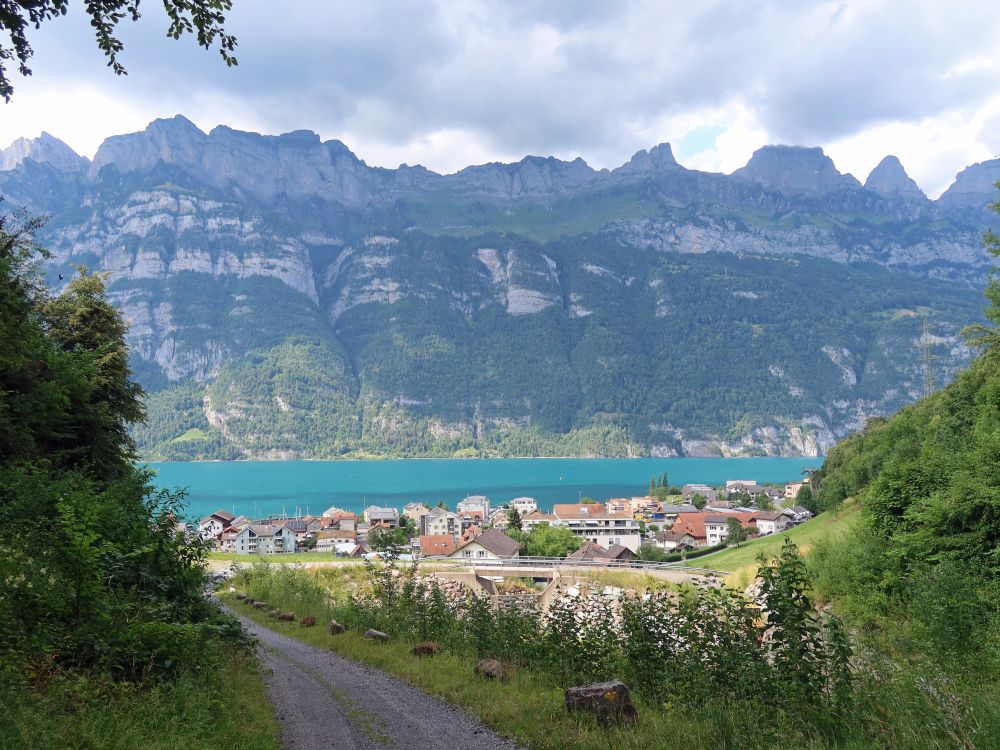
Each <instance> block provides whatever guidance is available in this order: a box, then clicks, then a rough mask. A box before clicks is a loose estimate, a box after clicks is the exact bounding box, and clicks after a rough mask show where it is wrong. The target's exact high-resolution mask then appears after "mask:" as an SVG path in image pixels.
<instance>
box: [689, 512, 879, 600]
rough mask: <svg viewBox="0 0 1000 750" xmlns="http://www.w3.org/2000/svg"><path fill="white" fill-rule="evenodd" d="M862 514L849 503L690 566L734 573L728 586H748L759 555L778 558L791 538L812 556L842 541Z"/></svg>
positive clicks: (706, 557) (708, 556)
mask: <svg viewBox="0 0 1000 750" xmlns="http://www.w3.org/2000/svg"><path fill="white" fill-rule="evenodd" d="M860 511H861V508H860V506H859V505H858V504H857V503H856V502H846V503H843V504H842V505H841V506H839V507H837V508H835V509H833V510H828V511H825V512H823V513H820V514H819V515H818V516H816V517H815V518H813V519H811V520H809V521H807V522H806V523H804V524H802V525H800V526H795V527H793V528H791V529H789V530H788V531H786V532H785V533H783V534H772V535H770V536H763V537H758V538H757V539H752V540H750V541H748V542H746V543H745V544H741V545H740V546H739V547H730V548H728V549H724V550H722V551H721V552H716V553H713V554H711V555H705V556H704V557H700V558H698V559H697V561H692V563H691V564H692V565H697V566H701V567H705V568H712V569H713V570H722V571H727V572H729V573H732V575H731V576H730V578H729V580H728V583H729V584H731V585H735V586H745V585H746V584H747V583H749V582H750V581H751V580H753V577H754V576H753V574H754V573H755V571H756V569H757V563H758V559H759V558H760V556H761V555H763V556H764V557H765V558H767V559H771V558H774V557H776V556H777V555H778V554H779V553H780V551H781V547H782V545H783V544H784V542H785V539H786V538H787V539H791V540H792V541H793V542H794V543H795V545H796V546H797V547H798V548H799V551H800V552H802V553H803V554H809V552H810V550H812V549H813V547H815V545H816V544H818V543H827V542H829V543H832V544H837V543H840V542H843V540H844V539H845V538H846V537H847V536H848V535H849V534H850V532H851V531H852V530H853V529H854V527H855V525H856V524H857V522H858V520H859V517H860V515H861V513H860Z"/></svg>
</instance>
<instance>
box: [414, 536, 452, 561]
mask: <svg viewBox="0 0 1000 750" xmlns="http://www.w3.org/2000/svg"><path fill="white" fill-rule="evenodd" d="M419 539H420V554H421V555H422V556H423V557H447V556H448V555H450V554H451V553H453V552H454V551H455V539H454V538H453V537H452V536H451V534H440V535H437V536H421V537H419Z"/></svg>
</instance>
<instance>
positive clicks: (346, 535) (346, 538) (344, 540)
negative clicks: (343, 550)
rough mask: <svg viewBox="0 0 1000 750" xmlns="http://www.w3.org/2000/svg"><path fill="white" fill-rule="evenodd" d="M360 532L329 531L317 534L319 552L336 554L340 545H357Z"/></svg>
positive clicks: (317, 549)
mask: <svg viewBox="0 0 1000 750" xmlns="http://www.w3.org/2000/svg"><path fill="white" fill-rule="evenodd" d="M357 540H358V532H356V531H340V530H339V529H328V530H326V531H320V532H318V533H317V534H316V548H315V549H316V551H317V552H334V551H335V548H336V547H337V545H338V544H357Z"/></svg>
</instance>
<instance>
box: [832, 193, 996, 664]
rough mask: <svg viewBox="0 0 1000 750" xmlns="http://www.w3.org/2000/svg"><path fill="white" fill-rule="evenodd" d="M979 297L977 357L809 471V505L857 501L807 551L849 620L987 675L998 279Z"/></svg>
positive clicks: (992, 618) (974, 331)
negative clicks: (855, 515) (837, 535)
mask: <svg viewBox="0 0 1000 750" xmlns="http://www.w3.org/2000/svg"><path fill="white" fill-rule="evenodd" d="M998 188H1000V183H998ZM995 208H996V210H998V211H1000V203H997V204H996V205H995ZM986 245H987V247H988V248H989V249H990V251H991V252H992V253H993V254H994V255H995V256H996V255H1000V238H998V237H997V235H996V234H994V233H992V232H990V233H987V235H986ZM986 296H987V299H988V300H989V302H990V307H989V308H988V310H987V317H988V319H989V324H988V325H981V324H979V325H974V326H971V327H970V328H969V330H968V331H967V332H966V334H967V336H968V337H969V339H970V341H971V342H973V343H974V344H975V345H976V346H977V347H978V348H979V349H980V352H981V353H980V356H979V357H978V358H977V359H976V360H975V361H974V362H973V363H972V365H971V366H970V367H969V368H968V369H967V370H965V371H963V372H961V373H959V375H958V377H957V378H956V379H955V381H954V382H952V383H951V384H949V385H948V386H947V387H945V388H944V389H942V390H940V391H938V392H937V393H934V394H932V395H931V396H929V397H927V398H924V399H921V400H920V401H918V402H917V403H915V404H913V405H911V406H908V407H906V408H905V409H903V410H902V411H901V412H899V413H898V414H896V415H895V416H893V417H891V418H889V419H876V420H872V421H870V422H869V423H868V424H867V425H866V427H865V429H864V430H863V431H861V432H859V433H857V434H855V435H852V436H851V437H849V438H848V439H847V440H844V441H843V442H841V443H840V444H838V445H837V446H836V447H835V448H833V449H832V450H831V451H830V453H829V455H828V456H827V458H826V460H825V461H824V463H823V466H822V469H821V470H820V471H818V472H817V473H816V475H815V477H814V480H813V486H814V489H815V496H814V498H813V501H814V502H815V504H816V506H817V507H818V508H819V509H831V508H836V507H837V506H838V505H839V504H840V503H841V502H843V501H844V500H845V499H846V498H848V497H857V498H858V500H859V501H860V503H861V507H862V520H861V522H860V523H858V524H857V525H856V526H855V527H854V529H853V530H852V531H851V533H850V535H849V536H848V537H847V538H845V539H843V540H840V542H839V543H837V544H828V545H825V546H821V547H820V548H819V549H818V550H817V551H816V554H815V558H816V559H815V566H816V568H817V571H818V572H819V574H820V579H819V584H820V588H821V590H822V591H823V592H824V593H825V594H826V595H827V596H829V597H831V598H833V599H834V600H836V601H837V602H838V604H839V605H840V606H841V607H843V608H844V609H845V610H846V611H848V612H849V613H850V614H851V615H852V616H853V617H854V619H855V620H856V621H857V622H858V623H859V624H863V625H869V626H874V627H875V628H877V629H880V630H885V631H886V632H888V633H889V634H890V635H895V636H900V635H902V637H903V640H902V645H901V646H900V645H899V644H897V647H902V648H913V649H915V650H916V651H917V652H918V653H920V652H921V651H923V652H924V653H928V654H930V655H932V656H939V655H940V656H945V657H947V658H958V657H961V656H963V655H965V656H972V657H973V658H974V659H975V661H976V662H977V666H978V667H980V668H982V669H983V673H984V674H986V675H992V677H993V678H994V679H995V675H996V671H995V670H996V667H997V662H996V659H997V656H998V648H1000V642H998V640H997V634H998V633H1000V627H998V624H1000V609H998V607H997V602H998V601H1000V597H998V594H1000V468H998V467H1000V463H998V456H1000V327H998V326H1000V281H998V280H997V279H995V278H994V279H993V280H991V282H990V284H989V286H988V287H987V290H986ZM989 659H992V661H990V660H989ZM991 670H993V671H991Z"/></svg>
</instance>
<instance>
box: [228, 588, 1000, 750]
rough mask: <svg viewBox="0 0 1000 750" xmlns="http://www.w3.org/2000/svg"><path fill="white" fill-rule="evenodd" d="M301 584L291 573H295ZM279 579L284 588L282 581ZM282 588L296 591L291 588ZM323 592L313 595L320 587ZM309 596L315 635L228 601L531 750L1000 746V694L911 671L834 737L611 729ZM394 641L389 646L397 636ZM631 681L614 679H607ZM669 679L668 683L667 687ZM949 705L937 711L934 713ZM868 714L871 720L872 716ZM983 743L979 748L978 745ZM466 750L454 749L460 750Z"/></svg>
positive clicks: (290, 603) (538, 682)
mask: <svg viewBox="0 0 1000 750" xmlns="http://www.w3.org/2000/svg"><path fill="white" fill-rule="evenodd" d="M288 574H289V575H288V578H295V577H296V575H295V571H288ZM282 578H283V579H284V578H285V576H283V577H282ZM282 583H283V584H285V583H289V581H287V580H283V581H282ZM313 588H315V587H313ZM306 591H307V589H306V587H301V588H296V587H295V586H294V585H293V586H292V587H291V589H289V590H287V591H284V590H282V593H280V594H279V593H278V590H277V589H272V590H271V594H272V596H270V597H268V598H269V599H270V603H271V604H272V605H274V606H276V607H279V608H281V609H283V610H286V611H287V610H293V611H295V613H296V616H297V617H298V618H301V617H303V616H306V615H310V614H311V615H314V616H316V617H317V624H316V626H315V627H311V628H303V627H301V626H300V625H299V623H298V622H291V623H288V622H281V621H278V620H275V619H273V618H270V617H268V616H267V615H266V614H265V613H264V612H262V611H260V610H256V609H253V608H252V607H251V606H249V605H247V604H245V603H243V602H239V601H237V600H236V599H235V597H234V596H233V595H232V594H223V595H222V598H223V599H224V600H225V602H226V603H227V604H228V605H229V606H230V607H232V608H233V609H234V610H236V611H238V612H240V613H241V614H243V615H245V616H247V617H249V618H251V619H253V620H255V621H257V622H259V623H261V624H263V625H264V626H265V627H268V628H270V629H272V630H274V631H276V632H278V633H282V634H284V635H286V636H290V637H292V638H296V639H298V640H300V641H304V642H306V643H309V644H311V645H313V646H316V647H318V648H321V649H327V650H330V651H333V652H335V653H337V654H340V655H341V656H344V657H346V658H350V659H354V660H356V661H360V662H363V663H365V664H369V665H371V666H373V667H376V668H378V669H381V670H383V671H384V672H387V673H389V674H392V675H395V676H397V677H399V678H401V679H403V680H405V681H406V682H408V683H410V684H412V685H414V686H416V687H418V688H420V689H422V690H424V691H426V692H428V693H431V694H434V695H437V696H438V697H440V698H442V699H443V700H445V701H446V702H448V703H451V704H453V705H455V706H458V707H460V708H462V709H463V710H465V711H468V712H469V713H470V714H472V715H473V716H475V717H477V718H479V719H480V720H481V721H482V722H483V723H484V724H486V725H487V726H489V727H491V728H492V729H494V730H495V731H496V732H497V733H498V734H501V735H504V736H506V737H510V738H513V739H514V740H516V741H517V742H518V743H520V744H522V745H523V746H524V747H526V748H529V750H570V749H572V750H577V749H579V750H607V748H609V747H615V748H625V749H626V750H640V749H645V748H657V750H701V749H702V748H704V749H705V750H709V749H711V750H789V749H790V748H795V749H796V750H869V749H870V748H873V747H886V748H888V747H891V748H893V749H894V750H951V748H955V747H962V748H970V749H971V748H975V747H982V748H986V747H995V746H996V745H993V744H988V743H989V742H990V741H991V740H992V739H994V738H996V737H998V736H1000V710H998V706H1000V703H998V701H997V694H998V692H997V684H996V683H995V681H994V682H990V683H988V684H985V685H979V686H978V687H977V688H976V689H964V690H962V691H961V693H960V694H959V693H954V692H952V690H951V689H950V688H951V687H958V685H954V686H950V681H949V680H947V679H944V680H943V681H942V682H940V684H939V681H940V679H941V676H940V675H937V676H934V675H931V674H928V675H926V676H925V675H922V674H920V673H913V672H909V671H904V672H898V673H894V674H893V675H892V676H891V677H889V678H888V679H879V680H875V681H874V682H872V681H866V683H865V684H864V685H860V686H859V690H862V691H864V697H863V698H861V699H860V700H861V703H860V704H859V706H858V708H860V709H861V710H859V711H850V712H847V714H845V715H843V716H842V720H841V722H840V726H839V728H838V729H837V731H836V733H835V736H833V737H831V736H825V737H824V736H822V735H820V734H818V733H817V731H816V729H815V728H814V727H811V726H809V724H808V723H807V720H806V719H805V717H803V716H801V715H799V714H797V713H795V712H782V711H771V710H768V706H767V705H766V704H761V703H759V702H753V703H750V702H746V701H744V702H740V701H736V700H732V699H731V698H728V697H726V696H719V699H718V700H712V701H710V702H706V703H704V704H702V705H699V706H695V707H688V706H684V705H679V704H678V705H674V704H671V703H664V704H659V705H657V704H651V703H649V702H645V701H643V700H641V699H638V698H637V697H636V696H635V695H633V700H634V701H635V704H636V708H637V710H638V720H637V722H636V724H635V725H634V726H622V727H614V726H612V727H604V726H601V725H600V724H598V723H596V722H595V721H593V720H591V719H589V718H587V717H580V716H576V715H570V714H569V713H568V712H567V711H566V707H565V703H564V689H565V688H566V687H567V686H566V685H560V684H557V682H556V681H555V679H554V678H552V677H550V676H548V675H547V674H544V673H540V672H535V671H532V670H530V669H513V670H512V671H511V676H510V681H509V682H507V683H499V682H495V681H491V680H484V679H481V678H478V677H476V676H474V674H473V671H472V670H473V666H474V663H475V660H474V659H473V658H472V657H468V656H459V655H456V654H453V653H449V652H447V651H442V652H439V653H438V654H436V655H435V656H433V657H425V658H421V657H416V656H413V655H411V653H410V648H411V647H412V645H413V644H412V643H410V642H406V641H398V640H393V641H390V642H388V643H378V642H375V641H369V640H366V639H364V638H362V637H361V635H360V633H358V632H355V631H351V630H348V631H347V632H345V633H342V634H340V635H329V634H328V633H327V632H326V628H325V620H324V619H321V618H325V617H328V616H329V612H330V607H329V600H328V599H327V600H323V599H321V598H320V597H319V596H318V595H313V596H310V595H308V594H307V593H306ZM390 635H391V634H390ZM614 677H619V678H623V679H624V681H625V682H626V683H628V681H629V679H628V678H629V676H628V675H609V676H608V678H609V679H611V678H614ZM665 679H668V677H667V676H666V675H665ZM941 700H945V701H946V702H947V703H948V705H946V706H939V705H937V703H936V701H941ZM869 709H870V710H869ZM980 740H981V741H982V742H980ZM460 747H461V742H460V738H456V748H460ZM241 750H242V748H241Z"/></svg>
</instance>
